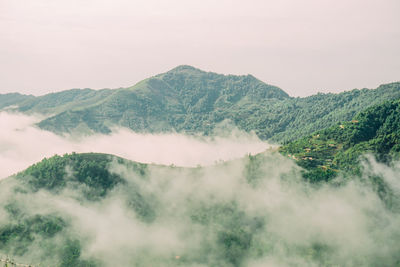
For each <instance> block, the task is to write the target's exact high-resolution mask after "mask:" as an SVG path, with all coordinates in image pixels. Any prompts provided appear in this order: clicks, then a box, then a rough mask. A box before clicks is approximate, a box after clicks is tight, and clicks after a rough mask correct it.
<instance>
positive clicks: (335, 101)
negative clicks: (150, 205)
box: [0, 66, 400, 143]
mask: <svg viewBox="0 0 400 267" xmlns="http://www.w3.org/2000/svg"><path fill="white" fill-rule="evenodd" d="M399 97H400V83H391V84H386V85H381V86H380V87H378V88H377V89H374V90H369V89H362V90H357V89H355V90H352V91H347V92H343V93H339V94H331V93H330V94H317V95H313V96H310V97H304V98H299V97H296V98H295V97H289V96H288V95H287V94H286V93H285V92H284V91H283V90H281V89H280V88H278V87H276V86H272V85H268V84H266V83H264V82H262V81H260V80H258V79H256V78H255V77H253V76H252V75H245V76H235V75H221V74H216V73H212V72H205V71H202V70H199V69H196V68H194V67H191V66H179V67H177V68H175V69H172V70H170V71H168V72H166V73H163V74H159V75H156V76H154V77H151V78H148V79H146V80H143V81H141V82H139V83H138V84H136V85H134V86H132V87H130V88H121V89H114V90H110V89H104V90H98V91H96V90H90V89H83V90H78V89H74V90H67V91H62V92H59V93H52V94H48V95H45V96H41V97H33V96H22V95H0V107H5V106H10V105H16V106H18V107H14V109H16V110H18V111H21V112H25V113H44V114H47V115H48V116H50V117H48V118H47V119H44V120H43V121H41V122H40V123H39V124H38V125H39V127H41V128H42V129H46V130H50V131H53V132H56V133H59V134H62V133H68V132H84V133H92V132H100V133H109V132H110V131H111V130H112V127H115V126H122V127H127V128H130V129H132V130H134V131H136V132H170V131H177V132H185V133H203V134H212V133H213V129H214V128H215V127H216V125H218V123H221V122H222V121H224V120H229V121H231V122H232V123H234V124H235V125H237V126H238V127H239V128H240V129H243V130H245V131H254V132H255V133H256V134H257V135H258V136H259V137H260V138H261V139H263V140H272V141H274V142H280V143H282V142H288V141H293V140H295V139H297V138H299V137H300V136H305V135H308V134H311V133H312V132H314V131H317V130H321V129H324V128H327V127H329V126H332V125H334V124H336V123H337V122H339V121H346V120H350V119H351V118H352V117H353V116H354V115H355V114H356V113H358V112H360V111H362V110H363V109H365V108H367V107H369V106H372V105H376V104H380V103H382V102H384V101H386V100H391V99H397V98H399Z"/></svg>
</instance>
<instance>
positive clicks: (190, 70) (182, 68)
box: [168, 65, 205, 73]
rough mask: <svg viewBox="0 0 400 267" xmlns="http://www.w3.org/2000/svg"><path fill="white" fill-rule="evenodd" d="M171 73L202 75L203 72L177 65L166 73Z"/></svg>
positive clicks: (187, 66) (191, 67)
mask: <svg viewBox="0 0 400 267" xmlns="http://www.w3.org/2000/svg"><path fill="white" fill-rule="evenodd" d="M171 72H198V73H204V72H205V71H203V70H201V69H198V68H195V67H193V66H190V65H179V66H177V67H175V68H173V69H171V70H170V71H168V73H171Z"/></svg>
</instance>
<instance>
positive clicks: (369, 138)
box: [280, 100, 400, 180]
mask: <svg viewBox="0 0 400 267" xmlns="http://www.w3.org/2000/svg"><path fill="white" fill-rule="evenodd" d="M280 151H281V153H283V154H284V155H286V156H288V157H291V158H293V159H295V160H296V161H297V163H298V164H299V165H300V166H302V167H304V168H305V169H307V170H309V171H310V172H309V173H308V174H307V177H309V178H310V179H311V180H321V179H324V180H328V179H330V178H332V177H335V176H336V174H337V173H338V171H339V170H342V171H347V172H351V173H357V174H358V173H360V166H359V164H358V163H359V159H360V156H362V155H364V154H368V153H370V154H373V155H374V156H375V157H376V158H377V159H378V160H379V161H381V162H385V163H390V162H391V161H392V160H394V159H399V155H400V154H399V153H400V100H392V101H387V102H385V103H383V104H380V105H376V106H372V107H370V108H368V109H366V110H364V111H362V112H360V113H358V114H357V115H356V116H355V117H354V118H353V119H352V120H351V121H346V122H341V123H338V124H337V125H335V126H332V127H330V128H328V129H324V130H321V131H317V132H315V133H313V134H312V135H310V136H307V137H304V138H300V139H299V140H297V141H294V142H291V143H288V144H286V145H284V146H283V147H281V149H280Z"/></svg>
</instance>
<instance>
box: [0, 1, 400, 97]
mask: <svg viewBox="0 0 400 267" xmlns="http://www.w3.org/2000/svg"><path fill="white" fill-rule="evenodd" d="M399 14H400V0H274V1H272V0H196V1H194V0H143V1H138V0H0V93H6V92H14V91H18V92H22V93H30V94H35V95H39V94H44V93H47V92H52V91H59V90H64V89H70V88H87V87H88V88H94V89H99V88H118V87H127V86H131V85H133V84H135V83H136V82H138V81H140V80H142V79H144V78H147V77H149V76H153V75H155V74H158V73H161V72H165V71H168V70H169V69H171V68H173V67H175V66H177V65H182V64H188V65H192V66H195V67H198V68H200V69H203V70H207V71H213V72H218V73H223V74H249V73H250V74H252V75H254V76H256V77H257V78H259V79H260V80H262V81H264V82H266V83H269V84H273V85H277V86H279V87H281V88H282V89H283V90H285V91H286V92H288V93H289V94H290V95H292V96H305V95H311V94H314V93H316V92H318V91H320V92H339V91H343V90H350V89H353V88H363V87H369V88H374V87H376V86H378V85H379V84H382V83H388V82H393V81H399V80H400V52H399V48H400V15H399Z"/></svg>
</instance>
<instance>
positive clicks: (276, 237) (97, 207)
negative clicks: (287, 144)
mask: <svg viewBox="0 0 400 267" xmlns="http://www.w3.org/2000/svg"><path fill="white" fill-rule="evenodd" d="M300 177H301V175H300V172H299V169H298V167H296V166H295V165H294V164H292V162H291V161H289V160H287V159H286V158H284V157H282V156H280V155H279V154H278V153H274V152H269V153H263V154H259V155H257V156H248V157H245V158H243V159H241V160H236V161H232V162H226V163H222V164H218V165H215V166H209V167H198V168H177V167H166V166H156V165H148V164H140V163H135V162H131V161H128V160H125V159H122V158H119V157H115V156H112V155H106V154H95V153H87V154H69V155H64V156H62V157H61V156H54V157H51V158H49V159H44V160H42V161H41V162H39V163H37V164H34V165H32V166H31V167H29V168H28V169H26V170H25V171H23V172H20V173H18V174H17V175H15V176H13V177H10V178H7V179H5V180H2V181H1V182H0V185H1V187H0V255H1V254H2V255H9V256H10V257H12V258H14V259H15V260H16V261H17V262H21V263H27V264H28V263H34V264H39V263H40V264H41V265H40V266H63V267H64V266H65V267H67V266H81V267H83V266H93V267H94V266H96V267H102V266H104V267H111V266H226V267H231V266H238V267H240V266H268V265H270V264H273V265H279V266H293V265H302V266H332V265H339V266H341V265H347V266H396V265H397V264H399V263H400V257H399V255H400V254H399V252H400V251H399V249H398V246H396V244H398V242H399V241H400V239H399V237H398V225H399V224H400V221H399V220H398V213H397V211H396V210H395V209H392V210H388V209H386V207H385V206H384V205H383V203H381V200H380V199H379V198H378V197H376V196H375V193H374V191H373V190H370V189H369V188H368V186H366V185H358V186H360V188H355V184H354V183H352V184H349V185H348V186H347V185H346V184H342V185H340V186H337V185H334V186H330V185H329V184H327V185H326V186H325V187H322V188H310V187H309V185H308V184H307V183H306V182H304V181H303V180H301V179H300ZM364 187H365V188H364ZM380 218H384V219H380ZM366 225H367V226H368V227H365V226H366ZM383 225H385V227H383V228H384V229H385V230H384V231H383V230H382V229H383V228H382V226H383ZM361 241H362V242H361Z"/></svg>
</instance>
